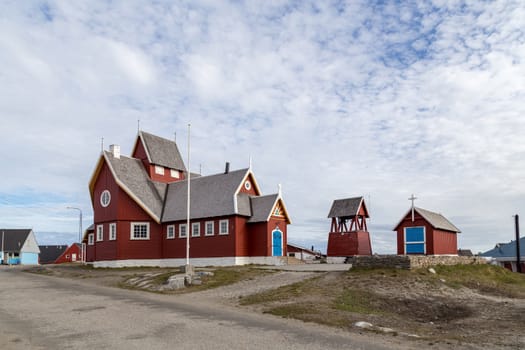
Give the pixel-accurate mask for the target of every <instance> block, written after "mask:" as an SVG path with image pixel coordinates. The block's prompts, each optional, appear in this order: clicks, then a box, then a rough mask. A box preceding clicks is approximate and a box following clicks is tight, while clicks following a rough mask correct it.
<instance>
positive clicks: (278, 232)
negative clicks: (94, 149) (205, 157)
mask: <svg viewBox="0 0 525 350" xmlns="http://www.w3.org/2000/svg"><path fill="white" fill-rule="evenodd" d="M187 178H188V170H187V169H186V167H185V165H184V162H183V160H182V157H181V155H180V152H179V150H178V147H177V144H176V143H175V142H174V141H171V140H167V139H165V138H161V137H158V136H155V135H152V134H149V133H146V132H143V131H140V132H139V133H138V136H137V139H136V141H135V145H134V147H133V151H132V153H131V157H127V156H123V155H121V154H120V148H119V147H118V146H116V145H112V146H110V151H104V152H102V155H101V156H100V158H99V160H98V162H97V165H96V167H95V171H94V173H93V175H92V177H91V181H90V182H89V190H90V194H91V201H92V205H93V211H94V230H93V231H89V230H88V231H86V234H85V237H84V243H85V244H86V261H87V262H88V263H93V265H94V266H97V267H119V266H134V265H135V266H137V265H141V266H179V265H184V264H185V263H186V260H185V259H186V235H190V259H191V264H192V265H197V266H198V265H238V264H248V263H259V264H278V263H280V261H281V259H280V257H282V256H286V243H287V225H288V224H290V218H289V216H288V212H287V210H286V206H285V204H284V201H283V199H282V196H281V191H280V189H279V192H278V193H275V194H270V195H262V193H261V191H260V189H259V185H258V183H257V181H256V179H255V176H254V174H253V172H252V170H251V169H250V168H248V169H241V170H236V171H229V166H226V170H225V171H224V172H223V173H219V174H215V175H209V176H200V175H197V174H193V173H192V174H191V177H190V182H191V183H190V185H191V189H190V194H191V196H190V198H191V201H190V219H191V222H190V225H189V227H187V224H186V220H187V189H188V186H187V185H188V184H187Z"/></svg>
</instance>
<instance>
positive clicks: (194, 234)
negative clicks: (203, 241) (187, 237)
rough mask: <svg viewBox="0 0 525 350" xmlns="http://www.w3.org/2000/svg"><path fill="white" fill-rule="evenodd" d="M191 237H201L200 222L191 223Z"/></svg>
mask: <svg viewBox="0 0 525 350" xmlns="http://www.w3.org/2000/svg"><path fill="white" fill-rule="evenodd" d="M195 229H197V230H195ZM191 236H192V237H200V236H201V223H200V222H192V223H191Z"/></svg>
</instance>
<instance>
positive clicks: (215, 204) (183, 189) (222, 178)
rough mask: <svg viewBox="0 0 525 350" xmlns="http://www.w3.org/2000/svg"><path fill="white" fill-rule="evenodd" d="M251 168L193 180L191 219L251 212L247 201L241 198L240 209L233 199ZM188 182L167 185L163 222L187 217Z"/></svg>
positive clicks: (243, 197) (239, 196)
mask: <svg viewBox="0 0 525 350" xmlns="http://www.w3.org/2000/svg"><path fill="white" fill-rule="evenodd" d="M247 173H248V169H241V170H236V171H231V172H229V173H227V174H216V175H209V176H201V177H197V178H192V179H191V190H190V191H191V192H190V194H191V203H190V216H191V218H192V219H199V218H206V217H216V216H224V215H232V214H239V215H247V216H249V215H250V213H249V212H248V210H247V209H249V207H248V206H247V203H246V198H245V196H243V195H242V194H239V195H238V200H237V210H236V208H235V201H234V196H235V193H236V191H237V190H238V189H239V186H240V185H241V183H242V180H244V178H245V176H246V174H247ZM187 189H188V183H187V180H184V181H177V182H174V183H170V184H169V185H168V191H167V195H166V202H165V208H164V213H163V215H162V221H163V222H168V221H179V220H185V219H186V216H187V212H186V210H187V194H188V192H187Z"/></svg>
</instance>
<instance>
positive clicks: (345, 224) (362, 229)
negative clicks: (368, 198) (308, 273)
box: [326, 197, 372, 257]
mask: <svg viewBox="0 0 525 350" xmlns="http://www.w3.org/2000/svg"><path fill="white" fill-rule="evenodd" d="M328 218H330V219H332V224H331V228H330V233H329V234H328V247H327V250H326V255H327V256H329V257H347V256H354V255H372V245H371V244H370V234H369V233H368V228H367V226H366V219H367V218H369V215H368V209H367V208H366V204H365V200H364V198H363V197H355V198H346V199H337V200H335V201H334V202H333V204H332V208H331V209H330V213H329V214H328Z"/></svg>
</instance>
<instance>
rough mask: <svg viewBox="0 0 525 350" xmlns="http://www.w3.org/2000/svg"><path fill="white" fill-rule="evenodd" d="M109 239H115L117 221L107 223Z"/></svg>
mask: <svg viewBox="0 0 525 350" xmlns="http://www.w3.org/2000/svg"><path fill="white" fill-rule="evenodd" d="M109 240H110V241H115V240H117V223H116V222H113V223H111V224H109Z"/></svg>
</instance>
